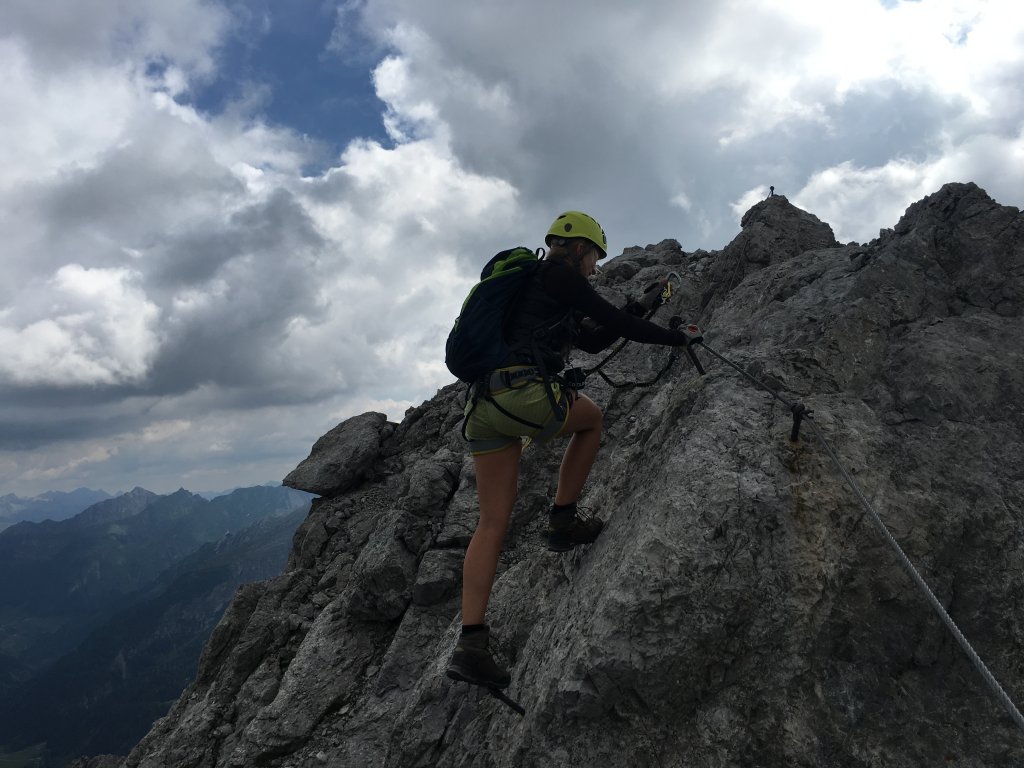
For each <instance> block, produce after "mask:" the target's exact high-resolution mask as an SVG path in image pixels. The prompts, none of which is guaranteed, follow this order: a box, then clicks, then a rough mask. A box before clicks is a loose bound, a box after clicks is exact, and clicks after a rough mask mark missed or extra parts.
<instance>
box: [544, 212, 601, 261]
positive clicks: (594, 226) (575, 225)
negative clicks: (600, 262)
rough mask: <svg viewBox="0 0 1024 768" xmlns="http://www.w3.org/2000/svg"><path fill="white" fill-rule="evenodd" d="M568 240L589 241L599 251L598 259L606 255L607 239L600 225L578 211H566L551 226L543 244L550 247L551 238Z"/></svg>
mask: <svg viewBox="0 0 1024 768" xmlns="http://www.w3.org/2000/svg"><path fill="white" fill-rule="evenodd" d="M556 237H558V238H564V239H569V238H570V237H582V238H583V239H584V240H589V241H590V242H592V243H593V244H594V245H596V246H597V247H598V250H600V251H601V255H600V256H599V257H598V258H599V259H603V258H604V257H605V256H607V255H608V238H607V237H605V234H604V230H603V229H601V225H600V224H598V223H597V221H596V220H595V219H594V218H593V217H592V216H588V215H587V214H585V213H582V212H580V211H566V212H565V213H563V214H562V215H561V216H559V217H558V218H557V219H555V221H554V222H553V223H552V224H551V229H549V230H548V234H547V237H545V238H544V243H545V244H547V245H551V240H552V239H553V238H556Z"/></svg>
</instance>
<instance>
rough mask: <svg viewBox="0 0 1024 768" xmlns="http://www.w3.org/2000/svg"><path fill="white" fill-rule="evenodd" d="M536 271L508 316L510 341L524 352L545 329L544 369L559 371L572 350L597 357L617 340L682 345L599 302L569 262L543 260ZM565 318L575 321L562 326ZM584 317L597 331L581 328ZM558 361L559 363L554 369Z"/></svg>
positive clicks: (681, 338) (675, 336)
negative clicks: (594, 325) (593, 323)
mask: <svg viewBox="0 0 1024 768" xmlns="http://www.w3.org/2000/svg"><path fill="white" fill-rule="evenodd" d="M537 272H538V274H537V276H536V277H535V278H534V281H533V284H532V285H531V286H530V288H531V290H529V291H528V292H527V293H526V295H525V296H524V297H523V300H522V303H521V306H520V307H519V308H518V311H517V312H516V313H515V315H514V317H513V321H512V323H511V325H510V331H509V337H510V340H511V342H512V346H513V347H514V348H519V349H524V350H529V349H530V344H531V339H532V337H533V334H534V332H535V331H536V329H537V328H550V329H551V332H550V337H549V339H548V343H547V344H545V345H544V346H545V347H546V349H544V350H543V353H544V357H545V361H546V365H547V366H548V368H549V370H552V371H554V370H561V367H562V366H564V360H565V357H566V355H567V354H568V352H569V348H570V347H572V346H575V347H578V348H579V349H581V350H583V351H584V352H590V353H596V352H600V351H602V350H604V349H607V348H608V347H609V346H611V345H612V344H613V343H614V342H615V341H616V340H617V339H620V338H627V339H629V340H631V341H639V342H642V343H646V344H665V345H668V346H673V347H675V346H683V345H685V344H686V336H685V335H684V334H683V333H681V332H679V331H673V330H670V329H668V328H663V327H661V326H660V325H655V324H654V323H652V322H649V321H647V320H644V319H642V318H639V317H635V316H633V315H631V314H629V313H628V312H626V311H624V310H622V309H619V308H618V307H616V306H615V305H614V304H611V303H609V302H608V301H606V300H605V299H603V298H601V296H600V295H599V294H598V293H597V291H595V290H594V288H593V287H592V286H591V285H590V282H589V281H588V280H587V279H586V278H585V277H583V275H581V274H580V273H579V272H578V271H577V270H575V269H573V268H572V267H571V266H569V265H568V264H565V263H563V262H558V261H549V262H544V263H543V264H542V265H541V268H540V269H539V270H538V271H537ZM570 315H575V317H574V318H573V320H574V322H572V323H566V322H565V320H566V318H567V317H568V316H570ZM584 317H586V318H590V319H591V320H592V321H594V322H595V323H596V324H597V325H596V327H588V326H581V325H580V323H579V321H580V319H582V318H584ZM558 358H561V364H560V365H558V366H557V368H556V367H555V363H556V361H557V360H558Z"/></svg>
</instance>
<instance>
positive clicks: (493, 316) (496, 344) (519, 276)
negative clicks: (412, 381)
mask: <svg viewBox="0 0 1024 768" xmlns="http://www.w3.org/2000/svg"><path fill="white" fill-rule="evenodd" d="M541 253H543V251H541ZM540 263H541V261H540V258H539V257H538V255H537V254H536V253H534V252H533V251H531V250H530V249H529V248H522V247H520V248H513V249H511V250H508V251H502V252H501V253H499V254H497V255H496V256H495V257H494V258H492V259H491V260H490V261H488V262H487V264H486V265H485V266H484V268H483V270H482V271H481V272H480V282H479V283H477V284H476V285H474V286H473V288H472V290H470V292H469V295H468V296H467V297H466V300H465V301H464V302H463V303H462V310H461V311H460V312H459V316H458V318H457V319H456V320H455V325H454V326H453V327H452V330H451V333H449V334H448V341H447V343H446V344H445V355H444V362H445V365H447V366H448V370H449V371H451V372H452V373H453V374H454V375H455V376H456V377H457V378H459V379H461V380H462V381H465V382H468V383H473V382H476V381H479V380H480V379H481V378H482V377H484V376H486V375H487V374H488V373H490V372H491V371H493V370H494V369H496V368H499V367H500V366H501V365H502V363H504V362H505V361H506V360H507V359H508V357H509V356H510V355H511V354H512V352H513V350H512V348H511V347H510V346H509V345H508V342H507V340H506V338H505V324H506V321H507V319H508V315H509V312H510V310H511V309H512V307H513V306H514V305H515V303H516V299H517V298H518V297H519V295H520V294H521V292H522V291H523V289H525V288H526V286H527V284H528V283H529V281H530V276H531V275H532V274H533V273H534V271H535V270H536V269H537V268H538V267H539V266H540Z"/></svg>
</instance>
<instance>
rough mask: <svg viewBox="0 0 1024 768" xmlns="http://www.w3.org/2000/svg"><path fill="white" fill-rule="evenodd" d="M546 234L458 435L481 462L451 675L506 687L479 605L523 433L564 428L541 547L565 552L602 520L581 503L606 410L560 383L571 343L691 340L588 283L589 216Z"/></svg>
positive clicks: (594, 251)
mask: <svg viewBox="0 0 1024 768" xmlns="http://www.w3.org/2000/svg"><path fill="white" fill-rule="evenodd" d="M544 242H545V243H546V244H547V246H548V249H549V250H548V253H547V256H546V258H545V259H544V260H542V261H541V262H540V264H539V266H538V267H537V268H536V270H535V271H534V273H533V274H532V275H531V277H530V280H529V282H528V284H527V286H526V288H525V289H524V292H523V294H522V295H521V296H520V297H519V299H518V301H517V302H516V303H515V306H514V307H513V309H512V312H511V314H510V315H509V321H508V325H507V326H506V332H505V335H506V337H507V338H506V340H507V341H508V342H509V346H510V347H511V348H512V349H513V350H516V351H514V352H513V354H512V355H511V356H510V357H509V358H508V359H507V360H506V362H505V365H504V366H503V367H501V368H498V369H497V370H496V371H494V372H492V374H491V375H490V376H489V377H485V379H484V381H481V382H478V383H477V384H475V385H474V387H475V389H474V396H473V401H472V402H471V403H469V404H467V406H466V412H467V420H466V426H465V434H466V437H467V438H468V440H469V447H470V452H471V454H472V456H473V462H474V466H475V469H476V485H477V495H478V500H479V503H480V519H479V522H478V523H477V528H476V531H475V533H474V534H473V538H472V539H471V540H470V543H469V547H468V548H467V549H466V558H465V562H464V564H463V574H462V624H463V626H462V633H461V636H460V638H459V641H458V644H457V645H456V647H455V652H454V654H453V656H452V659H451V663H450V665H449V667H448V677H450V678H453V679H455V680H461V681H465V682H468V683H473V684H476V685H483V686H486V687H488V688H491V689H498V688H504V687H506V686H507V685H508V684H509V682H510V680H511V678H510V676H509V673H508V672H507V671H505V670H504V669H502V668H501V667H500V666H499V665H498V664H497V663H496V662H495V661H494V659H493V657H492V656H491V653H490V651H489V648H488V641H489V629H488V627H487V625H486V624H485V623H484V614H485V611H486V608H487V602H488V599H489V598H490V594H491V588H492V586H493V584H494V576H495V573H496V570H497V565H498V556H499V554H500V553H501V548H502V544H503V542H504V539H505V533H506V530H507V528H508V522H509V518H510V517H511V514H512V508H513V505H514V504H515V500H516V492H517V484H518V478H519V459H520V455H521V454H522V450H523V442H522V438H524V437H526V438H529V439H530V440H532V441H534V442H538V443H543V442H547V441H548V440H551V439H553V438H556V437H571V439H570V440H569V445H568V447H567V448H566V450H565V454H564V456H563V458H562V463H561V468H560V470H559V473H558V487H557V490H556V493H555V498H554V503H553V505H552V507H551V510H550V512H549V515H548V529H547V544H548V549H549V550H551V551H555V552H564V551H567V550H570V549H572V548H573V547H575V546H577V545H580V544H590V543H592V542H594V541H595V540H596V539H597V537H598V534H599V533H600V532H601V528H602V526H603V523H602V521H601V520H600V519H598V518H597V517H593V516H589V515H587V514H585V513H581V511H580V510H579V509H578V508H577V501H578V499H579V497H580V494H581V492H582V490H583V485H584V483H585V482H586V480H587V477H588V475H589V474H590V468H591V466H592V465H593V463H594V459H595V457H596V455H597V450H598V448H599V447H600V441H601V426H602V418H603V417H602V413H601V409H600V408H599V407H598V406H597V405H596V404H595V403H594V401H593V400H591V399H590V398H589V397H587V396H586V395H582V394H580V393H579V392H578V391H576V388H578V387H579V386H581V382H569V384H570V385H567V383H566V379H565V378H562V377H558V376H556V374H558V373H560V372H562V371H563V370H565V367H566V359H567V356H568V354H569V351H570V349H571V348H572V347H574V346H575V347H578V348H579V349H582V350H583V351H585V352H591V353H594V352H600V351H601V350H603V349H606V348H607V347H609V346H611V345H612V344H613V343H614V342H615V341H617V340H618V339H619V338H621V337H625V338H627V339H630V340H633V341H639V342H646V343H649V344H664V345H668V346H674V347H677V346H685V345H687V344H688V343H689V341H691V340H692V338H691V337H688V336H687V335H686V334H685V333H683V332H681V331H676V330H670V329H668V328H663V327H661V326H659V325H655V324H654V323H651V322H648V321H647V320H644V319H642V318H640V317H636V316H635V315H633V314H630V313H628V312H626V311H623V310H620V309H618V308H616V307H615V306H614V305H612V304H610V303H608V302H607V301H605V300H604V299H603V298H601V297H600V296H599V295H598V293H597V292H596V291H595V290H594V289H593V287H591V285H590V283H589V282H588V281H587V278H588V277H590V276H591V275H593V274H594V272H595V268H596V266H597V262H598V260H600V259H603V258H604V257H605V256H606V255H607V251H608V243H607V239H606V237H605V233H604V230H603V229H602V228H601V226H600V225H599V224H598V223H597V222H596V221H595V220H594V219H593V218H591V217H590V216H588V215H586V214H584V213H580V212H579V211H568V212H566V213H563V214H562V215H560V216H559V217H558V218H557V219H555V221H554V223H553V224H552V225H551V227H550V229H549V230H548V233H547V236H546V237H545V239H544ZM585 318H586V319H585ZM572 370H576V369H572ZM568 373H569V372H568V371H567V374H568ZM572 384H575V386H572ZM481 389H483V390H484V391H483V392H482V391H481ZM538 427H539V428H538Z"/></svg>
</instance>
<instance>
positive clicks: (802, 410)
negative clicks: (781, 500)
mask: <svg viewBox="0 0 1024 768" xmlns="http://www.w3.org/2000/svg"><path fill="white" fill-rule="evenodd" d="M695 343H699V344H700V345H701V346H702V347H703V348H704V349H706V350H707V351H708V352H709V353H711V354H712V355H714V356H715V357H716V358H718V359H719V360H721V361H722V362H723V363H726V364H727V365H729V366H731V367H732V368H734V369H735V370H737V371H739V372H740V373H741V374H743V376H745V377H746V378H747V379H749V380H750V381H752V382H753V383H754V384H755V385H757V386H758V387H759V388H761V389H763V390H764V391H766V392H768V393H769V394H770V395H771V396H772V397H774V398H775V399H776V400H778V401H779V402H781V403H783V404H784V405H785V406H786V407H787V408H789V410H790V412H791V413H792V414H793V428H792V430H791V432H790V436H789V439H790V440H791V441H792V442H794V443H795V442H797V441H798V440H799V438H800V425H801V423H802V421H803V420H804V419H805V418H806V419H807V420H808V421H809V422H810V424H811V429H812V430H814V436H815V437H816V438H817V440H818V442H820V443H821V445H822V446H824V448H825V451H826V453H828V455H829V457H830V458H831V459H832V461H833V462H834V463H835V465H836V467H837V468H838V469H839V472H840V473H841V474H842V476H843V478H844V479H845V480H846V483H847V485H849V486H850V488H851V490H852V491H853V493H854V495H855V496H856V497H857V499H858V500H859V501H860V503H861V505H862V506H863V507H864V509H865V510H866V511H867V512H868V513H869V514H870V516H871V520H872V522H873V523H874V525H875V527H876V528H877V529H878V531H879V533H881V534H882V538H884V539H885V540H886V542H887V543H888V544H889V546H890V547H891V548H892V550H893V551H894V552H895V553H896V557H897V558H898V559H899V561H900V564H901V565H902V566H903V568H904V569H905V570H906V571H907V573H908V574H909V575H910V577H911V579H913V581H914V583H915V584H916V585H917V586H918V588H919V589H920V590H921V592H923V593H924V596H925V598H926V599H927V601H928V603H929V604H930V605H931V607H932V608H933V609H934V610H935V612H936V613H937V614H938V615H939V618H940V619H942V622H943V623H944V624H945V625H946V628H947V629H948V630H949V631H950V633H951V634H952V635H953V637H954V638H956V641H957V642H958V643H959V644H960V647H961V648H963V650H964V653H966V654H967V657H968V658H969V659H970V660H971V662H972V663H973V664H974V667H975V669H977V671H978V673H979V674H980V675H981V677H982V678H983V679H984V680H985V682H986V683H987V684H988V686H989V688H990V689H991V691H992V693H993V694H994V695H995V697H996V699H998V700H999V702H1000V703H1001V704H1002V705H1003V708H1004V709H1005V710H1006V711H1007V713H1008V714H1009V715H1010V717H1011V718H1012V719H1013V721H1014V722H1015V723H1016V724H1017V726H1018V727H1019V728H1020V729H1021V730H1022V731H1024V716H1022V715H1021V713H1020V710H1018V709H1017V707H1016V705H1015V704H1014V703H1013V700H1012V699H1011V698H1010V697H1009V695H1008V694H1007V693H1006V691H1005V690H1004V689H1003V687H1002V686H1001V685H1000V684H999V681H998V680H996V678H995V676H994V675H993V674H992V673H991V672H990V671H989V668H988V667H987V666H986V665H985V662H984V661H982V660H981V657H980V656H978V654H977V652H976V651H975V650H974V648H973V647H972V646H971V644H970V642H969V641H968V640H967V638H966V637H965V636H964V634H963V632H961V631H960V628H959V627H958V626H957V625H956V622H954V621H953V619H952V617H951V616H950V615H949V613H948V612H947V611H946V609H945V608H944V607H943V606H942V603H940V602H939V600H938V598H937V597H935V593H934V592H932V590H931V588H930V587H929V586H928V583H927V582H926V581H925V580H924V578H923V577H922V576H921V574H920V573H918V570H917V568H915V567H914V564H913V563H912V562H911V561H910V558H909V557H907V555H906V553H905V552H904V551H903V548H902V547H900V545H899V543H898V542H897V541H896V539H895V537H894V536H893V535H892V533H890V531H889V529H888V527H887V526H886V525H885V523H884V522H883V521H882V518H881V516H879V514H878V513H877V512H876V511H875V509H874V507H873V506H872V505H871V503H870V502H869V501H868V500H867V497H866V496H865V495H864V492H863V491H861V489H860V487H859V486H858V485H857V483H856V482H855V481H854V479H853V477H852V476H851V475H850V473H849V472H848V471H847V469H846V467H845V466H844V465H843V463H842V462H841V461H840V460H839V457H838V456H837V455H836V452H835V451H834V450H833V448H832V446H831V444H830V443H829V442H828V441H827V440H826V439H825V436H824V435H823V434H822V433H821V430H820V429H819V428H818V425H817V423H816V422H815V421H814V418H813V412H812V411H810V410H809V409H807V407H805V406H804V405H803V404H802V403H799V402H796V403H794V402H791V401H790V400H788V399H787V398H785V397H783V396H782V395H781V394H779V392H778V391H777V390H775V389H773V388H772V387H769V386H768V385H767V384H765V383H764V382H763V381H761V380H760V379H757V378H756V377H754V376H752V375H751V374H750V373H748V372H747V371H745V370H743V369H742V368H740V366H738V365H736V364H735V363H733V362H732V361H730V360H727V359H726V358H725V357H723V356H722V355H720V354H719V353H718V352H716V351H715V350H713V349H712V348H711V347H709V346H708V345H707V344H705V343H704V342H703V341H699V342H695ZM687 349H688V350H690V352H691V354H693V353H692V349H691V348H690V347H687ZM693 356H694V358H696V355H693ZM698 370H701V369H700V367H699V364H698ZM701 373H702V374H703V370H701Z"/></svg>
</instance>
